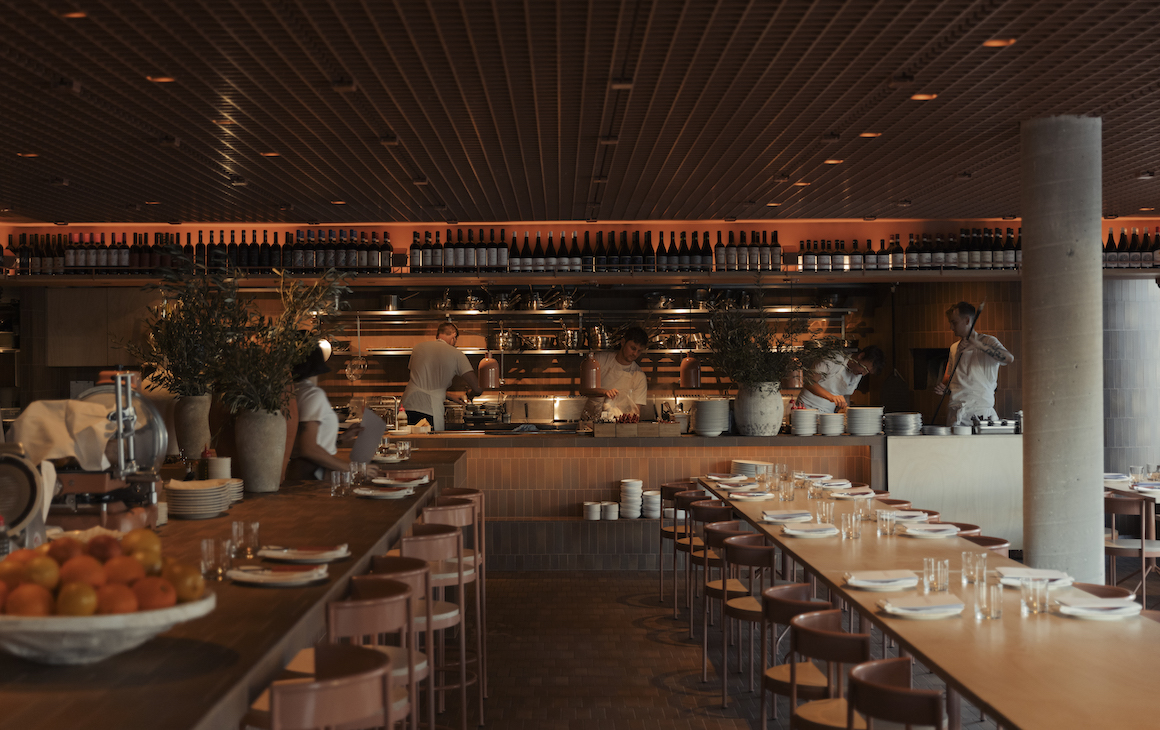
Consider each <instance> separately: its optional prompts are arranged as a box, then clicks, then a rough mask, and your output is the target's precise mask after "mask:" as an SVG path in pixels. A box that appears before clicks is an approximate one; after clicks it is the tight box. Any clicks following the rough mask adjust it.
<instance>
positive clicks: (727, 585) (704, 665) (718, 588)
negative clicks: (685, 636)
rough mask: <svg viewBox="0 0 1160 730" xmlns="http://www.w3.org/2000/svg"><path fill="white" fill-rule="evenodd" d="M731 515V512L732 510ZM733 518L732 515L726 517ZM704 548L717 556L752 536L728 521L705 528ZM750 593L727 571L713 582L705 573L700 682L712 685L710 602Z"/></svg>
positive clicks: (742, 524)
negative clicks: (729, 540) (741, 538)
mask: <svg viewBox="0 0 1160 730" xmlns="http://www.w3.org/2000/svg"><path fill="white" fill-rule="evenodd" d="M729 511H730V513H732V508H730V510H729ZM727 516H729V517H732V514H729V515H727ZM704 534H705V536H704V538H703V539H704V541H705V547H706V549H708V550H709V551H711V552H713V553H715V554H716V555H721V552H722V550H724V546H725V540H726V539H727V538H730V537H736V536H738V535H751V534H753V533H752V532H750V531H749V530H747V529H745V523H744V522H742V521H741V520H725V521H722V522H709V523H707V524H706V525H705V533H704ZM748 592H749V589H748V588H747V587H746V586H745V584H744V583H742V582H741V581H740V580H738V579H737V578H734V577H733V576H732V575H727V574H726V573H725V571H722V572H721V577H720V578H718V579H716V580H714V579H713V577H712V575H711V574H710V571H706V572H705V583H704V584H703V585H702V586H701V681H702V682H708V681H709V616H710V614H711V613H712V606H711V605H710V604H709V600H710V599H712V600H714V601H718V602H720V601H722V600H723V598H724V597H725V595H726V594H728V596H729V597H730V598H732V597H733V596H743V595H745V594H746V593H748Z"/></svg>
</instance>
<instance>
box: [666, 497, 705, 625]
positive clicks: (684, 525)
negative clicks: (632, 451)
mask: <svg viewBox="0 0 1160 730" xmlns="http://www.w3.org/2000/svg"><path fill="white" fill-rule="evenodd" d="M706 496H708V495H706V494H705V492H704V491H703V490H700V489H690V490H688V491H686V492H678V493H677V494H675V495H673V514H674V515H681V514H683V515H684V516H683V517H681V518H675V519H677V526H679V527H680V528H681V529H680V533H679V534H677V533H674V539H673V548H674V549H675V550H676V552H677V553H685V554H686V555H688V554H689V551H690V550H691V549H692V548H694V547H697V548H700V547H704V543H703V542H702V541H701V538H699V537H696V536H694V535H692V534H690V532H689V505H691V504H692V503H693V502H696V501H698V500H701V499H704V498H705V497H706ZM685 605H686V606H689V607H690V608H691V604H690V603H689V561H688V560H686V561H685ZM678 615H679V611H678V608H677V561H676V558H675V556H674V558H673V618H674V619H676V618H677V617H678Z"/></svg>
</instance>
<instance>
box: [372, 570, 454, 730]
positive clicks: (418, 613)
mask: <svg viewBox="0 0 1160 730" xmlns="http://www.w3.org/2000/svg"><path fill="white" fill-rule="evenodd" d="M370 570H371V572H370V573H368V574H367V575H358V576H354V577H353V578H351V585H352V590H355V586H357V585H358V584H359V583H363V582H370V581H375V580H391V581H397V582H399V583H404V584H406V585H408V586H410V588H411V591H412V592H413V594H414V596H415V601H414V602H413V604H412V610H411V630H412V631H413V633H414V635H413V637H412V639H411V641H412V643H413V644H414V645H415V646H416V647H418V646H420V645H421V646H422V647H423V651H424V653H423V654H418V655H417V656H416V657H415V669H414V672H415V679H416V681H420V680H422V679H424V678H425V679H426V680H427V681H426V682H425V683H424V684H425V685H426V693H427V698H426V705H427V726H428V727H435V672H433V671H431V669H432V666H433V662H432V661H431V659H430V658H429V656H428V655H429V654H430V653H431V650H432V647H433V646H434V637H435V632H436V631H441V630H443V629H446V628H451V627H454V626H458V625H459V620H460V611H459V607H458V606H456V605H455V604H454V603H447V602H444V601H436V600H434V599H433V598H431V596H432V592H433V591H432V588H431V568H430V567H429V566H428V564H427V561H426V560H420V559H419V558H404V557H401V556H398V555H376V556H374V557H372V558H371V568H370ZM420 636H421V637H422V639H423V641H422V644H420V642H419V639H420ZM413 712H414V714H415V715H416V716H417V715H418V714H419V710H418V708H416V709H415V710H413Z"/></svg>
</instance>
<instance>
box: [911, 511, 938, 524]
mask: <svg viewBox="0 0 1160 730" xmlns="http://www.w3.org/2000/svg"><path fill="white" fill-rule="evenodd" d="M912 509H913V510H914V511H915V512H925V513H926V521H927V522H928V523H930V522H939V521H940V520H939V518H940V517H941V515H939V513H938V512H935V511H934V510H932V509H922V508H921V507H913V508H912Z"/></svg>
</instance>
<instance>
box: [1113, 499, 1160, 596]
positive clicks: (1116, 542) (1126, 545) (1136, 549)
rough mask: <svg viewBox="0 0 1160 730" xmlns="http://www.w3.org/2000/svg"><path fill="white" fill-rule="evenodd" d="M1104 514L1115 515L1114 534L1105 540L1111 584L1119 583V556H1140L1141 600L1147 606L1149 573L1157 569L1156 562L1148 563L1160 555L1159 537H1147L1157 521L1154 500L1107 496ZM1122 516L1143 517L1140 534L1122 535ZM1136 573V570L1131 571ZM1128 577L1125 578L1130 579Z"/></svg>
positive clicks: (1141, 518)
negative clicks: (1119, 521) (1119, 527)
mask: <svg viewBox="0 0 1160 730" xmlns="http://www.w3.org/2000/svg"><path fill="white" fill-rule="evenodd" d="M1104 514H1105V515H1111V516H1112V534H1111V537H1108V538H1106V539H1105V540H1104V555H1105V556H1107V557H1108V559H1109V568H1108V585H1113V586H1114V585H1118V583H1119V581H1117V580H1116V558H1118V557H1126V558H1139V559H1140V570H1139V573H1140V603H1141V604H1142V605H1143V606H1144V608H1147V607H1148V574H1149V573H1151V572H1152V571H1155V570H1157V568H1156V566H1155V565H1149V560H1150V559H1152V558H1160V540H1152V539H1148V534H1149V533H1150V532H1151V531H1152V530H1150V529H1149V524H1153V523H1155V520H1156V517H1155V515H1154V514H1153V509H1152V503H1151V502H1149V501H1148V500H1146V499H1142V498H1140V497H1117V496H1111V497H1104ZM1119 515H1127V516H1134V517H1139V518H1140V537H1139V539H1137V538H1134V537H1120V533H1119V530H1117V529H1116V517H1117V516H1119ZM1132 575H1135V573H1132ZM1130 577H1131V575H1129V576H1127V577H1126V578H1125V579H1124V580H1127V579H1128V578H1130Z"/></svg>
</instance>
